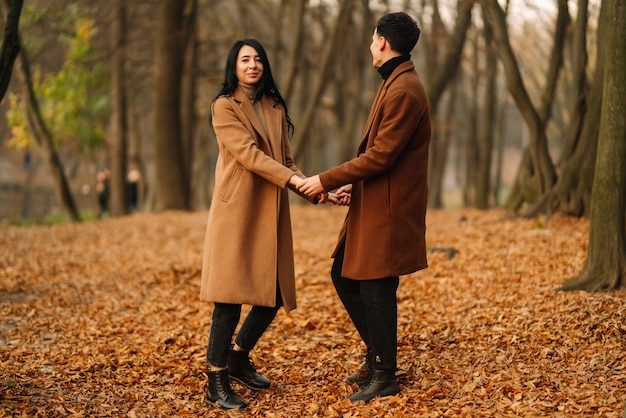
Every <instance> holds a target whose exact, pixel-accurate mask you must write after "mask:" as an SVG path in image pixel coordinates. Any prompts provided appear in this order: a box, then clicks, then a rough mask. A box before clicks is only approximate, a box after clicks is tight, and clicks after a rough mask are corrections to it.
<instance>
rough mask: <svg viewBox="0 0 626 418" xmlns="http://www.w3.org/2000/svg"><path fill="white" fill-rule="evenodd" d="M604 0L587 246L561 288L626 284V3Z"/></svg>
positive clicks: (593, 289) (603, 287) (587, 288)
mask: <svg viewBox="0 0 626 418" xmlns="http://www.w3.org/2000/svg"><path fill="white" fill-rule="evenodd" d="M605 2H607V8H608V10H607V12H608V15H607V17H608V22H607V23H608V24H607V29H606V49H605V72H604V92H603V101H602V116H601V122H600V138H599V141H598V155H597V158H596V170H595V176H594V180H593V193H592V198H591V216H590V226H589V249H588V252H587V259H586V261H585V265H584V266H583V270H582V271H581V272H580V274H579V275H578V276H577V277H574V278H572V279H570V280H568V281H566V282H565V283H563V286H562V289H563V290H579V289H583V290H588V291H597V290H603V289H615V288H618V287H626V119H624V115H625V114H626V95H624V91H626V71H624V68H626V3H624V1H623V0H605Z"/></svg>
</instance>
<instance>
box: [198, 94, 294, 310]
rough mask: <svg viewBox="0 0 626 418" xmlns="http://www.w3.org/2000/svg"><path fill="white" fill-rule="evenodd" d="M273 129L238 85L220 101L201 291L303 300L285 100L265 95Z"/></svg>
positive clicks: (290, 305)
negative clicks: (296, 272) (298, 295)
mask: <svg viewBox="0 0 626 418" xmlns="http://www.w3.org/2000/svg"><path fill="white" fill-rule="evenodd" d="M261 100H262V101H261V106H262V109H263V114H264V116H265V123H266V127H267V134H266V132H265V129H263V124H262V122H261V120H260V119H259V118H258V116H257V113H256V112H255V109H254V106H253V104H252V102H251V101H250V100H249V99H248V97H247V96H246V95H245V93H244V92H243V90H242V89H241V87H238V88H237V89H236V91H235V93H234V94H233V96H223V97H220V98H218V99H217V100H216V101H215V103H214V104H213V109H212V115H213V127H214V129H215V134H216V137H217V142H218V146H219V156H218V159H217V165H216V168H215V189H214V192H213V200H212V202H211V208H210V209H209V219H208V225H207V232H206V242H205V248H204V260H203V265H202V281H201V288H200V297H201V299H202V300H205V301H210V302H221V303H236V304H250V305H258V306H276V280H277V279H278V281H279V282H280V289H281V292H282V299H283V303H284V309H285V311H287V312H288V311H290V310H291V309H294V308H295V307H296V291H295V280H294V264H293V241H292V235H291V219H290V215H289V200H288V189H286V188H285V187H286V185H287V183H288V181H289V179H290V178H291V176H292V175H293V174H294V173H295V174H297V175H299V176H301V177H304V176H303V175H302V173H301V172H300V171H299V170H298V168H297V167H296V166H295V164H294V161H293V158H292V155H291V150H290V146H289V139H288V138H289V137H288V131H287V121H286V116H285V111H284V109H283V107H282V106H281V105H280V104H278V103H277V102H275V101H274V100H273V99H272V98H269V97H266V96H263V98H262V99H261Z"/></svg>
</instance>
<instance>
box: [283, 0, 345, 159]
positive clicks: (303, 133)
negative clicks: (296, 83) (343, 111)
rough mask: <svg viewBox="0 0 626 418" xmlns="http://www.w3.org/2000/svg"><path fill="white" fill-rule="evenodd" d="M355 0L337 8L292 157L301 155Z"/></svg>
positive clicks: (295, 139)
mask: <svg viewBox="0 0 626 418" xmlns="http://www.w3.org/2000/svg"><path fill="white" fill-rule="evenodd" d="M354 2H355V0H345V1H342V2H341V8H340V10H339V16H338V17H337V21H336V23H335V27H334V30H333V34H332V35H331V39H330V43H329V45H328V46H327V48H326V49H325V51H324V55H323V57H322V58H321V67H320V71H319V72H318V74H317V76H316V79H315V81H314V83H313V86H314V87H313V91H312V93H311V95H310V97H309V100H308V103H307V106H306V109H305V110H304V112H303V114H302V122H301V123H300V127H299V130H298V132H297V133H296V136H295V138H294V141H293V150H294V151H293V154H294V158H296V159H298V157H301V155H300V154H301V150H302V148H303V147H304V145H305V144H306V142H307V139H308V135H309V134H310V132H309V131H310V127H311V125H312V123H313V118H314V116H315V109H316V108H317V106H318V104H319V100H320V97H321V96H322V93H323V91H324V89H325V87H326V85H327V83H328V79H329V77H330V72H331V69H332V66H333V63H334V59H335V52H336V51H338V50H339V45H340V44H341V42H342V40H343V39H345V35H346V32H347V31H348V29H349V25H348V21H349V19H350V14H351V13H352V8H353V6H354Z"/></svg>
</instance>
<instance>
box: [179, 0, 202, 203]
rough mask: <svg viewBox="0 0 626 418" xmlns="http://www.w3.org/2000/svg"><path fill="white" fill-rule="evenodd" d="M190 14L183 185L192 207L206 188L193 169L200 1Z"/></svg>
mask: <svg viewBox="0 0 626 418" xmlns="http://www.w3.org/2000/svg"><path fill="white" fill-rule="evenodd" d="M185 3H186V5H187V7H186V10H185V13H184V18H183V19H184V20H183V28H184V48H183V49H184V51H185V54H184V69H185V71H184V75H183V78H182V89H181V112H180V115H181V116H180V117H181V125H182V129H181V132H182V135H181V146H182V153H183V163H182V166H183V181H184V182H185V183H186V184H188V185H189V190H190V192H189V193H190V197H189V206H190V207H193V205H191V203H192V202H195V201H196V188H197V187H203V185H202V184H196V182H195V181H194V180H195V178H194V177H193V176H192V167H193V163H194V156H195V155H196V140H197V139H198V140H199V138H197V135H196V131H197V117H196V115H197V113H196V106H195V103H196V91H197V89H196V84H197V83H196V81H197V69H196V63H197V61H198V56H197V55H198V54H197V52H198V48H197V42H196V35H197V30H196V20H197V8H198V7H197V3H198V1H197V0H186V2H185Z"/></svg>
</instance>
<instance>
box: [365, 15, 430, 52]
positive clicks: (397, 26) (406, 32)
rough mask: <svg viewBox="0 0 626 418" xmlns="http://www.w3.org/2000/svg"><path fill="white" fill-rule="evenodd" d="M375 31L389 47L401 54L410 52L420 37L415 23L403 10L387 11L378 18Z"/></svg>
mask: <svg viewBox="0 0 626 418" xmlns="http://www.w3.org/2000/svg"><path fill="white" fill-rule="evenodd" d="M376 33H378V35H379V36H384V37H385V39H386V40H387V41H388V42H389V44H390V45H391V49H392V50H394V51H396V52H399V53H401V54H410V53H411V51H412V50H413V48H414V47H415V44H417V40H418V39H419V38H420V29H419V27H418V26H417V23H416V22H415V20H413V18H412V17H411V16H409V15H408V14H406V13H403V12H398V13H389V14H386V15H384V16H383V17H381V18H380V19H378V22H376Z"/></svg>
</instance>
